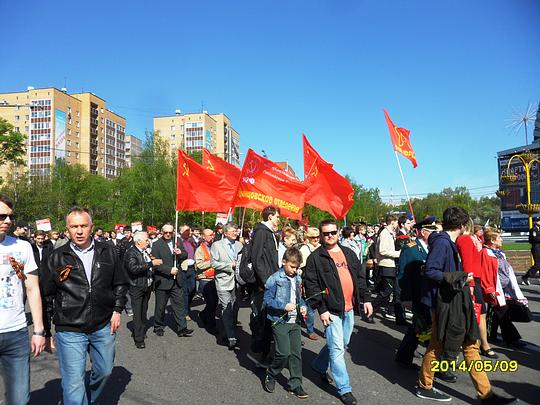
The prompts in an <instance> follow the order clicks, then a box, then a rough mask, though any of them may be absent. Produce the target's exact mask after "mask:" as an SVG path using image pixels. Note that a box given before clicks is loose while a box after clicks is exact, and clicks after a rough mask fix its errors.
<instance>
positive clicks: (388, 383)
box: [0, 280, 540, 405]
mask: <svg viewBox="0 0 540 405" xmlns="http://www.w3.org/2000/svg"><path fill="white" fill-rule="evenodd" d="M535 281H536V283H538V281H537V280H535ZM523 291H524V293H525V295H526V296H527V297H528V298H529V302H530V307H531V310H532V311H533V312H534V313H535V320H534V321H533V322H531V323H528V324H517V327H518V329H519V331H520V333H521V334H522V336H523V339H524V340H525V341H526V342H528V343H529V346H528V347H527V348H526V349H524V350H522V351H515V350H509V349H507V348H505V347H501V346H497V345H494V346H493V347H494V349H495V351H496V352H497V353H498V354H499V356H500V359H502V360H517V361H518V363H519V369H518V371H517V372H515V373H502V372H496V373H490V375H489V376H490V380H491V382H492V385H493V387H494V390H495V391H496V392H498V393H501V394H507V395H514V396H517V397H518V398H520V402H521V403H528V404H538V403H540V389H539V388H538V382H539V381H540V333H539V331H540V329H539V327H538V322H539V321H540V286H538V285H534V286H529V287H523ZM153 301H154V298H153V297H152V298H151V305H150V309H149V315H151V314H153ZM202 305H204V304H202ZM202 305H198V306H196V307H195V308H194V313H193V318H194V319H195V318H196V314H197V312H198V311H199V310H200V309H202V308H203V306H202ZM167 319H168V321H169V323H172V317H171V316H168V318H167ZM239 319H240V321H241V322H242V326H241V327H239V328H238V335H239V338H240V349H239V350H237V351H235V352H231V351H229V350H227V348H226V347H225V346H222V345H218V344H217V343H216V338H215V337H214V336H212V335H209V334H208V333H207V332H206V331H205V330H204V329H200V328H198V327H197V324H196V322H194V321H193V322H190V326H191V327H193V328H194V329H195V333H194V335H193V337H191V338H178V337H177V336H176V334H175V333H173V331H172V330H171V329H166V330H165V336H163V337H161V338H160V337H157V336H156V335H155V334H153V333H152V332H151V329H150V331H149V332H148V339H147V342H146V343H147V346H146V349H144V350H140V349H137V348H135V346H134V345H133V342H132V339H131V338H130V331H129V330H128V329H127V328H128V327H129V326H130V320H131V318H129V317H127V316H126V315H123V319H122V321H123V324H122V326H121V329H120V332H119V333H118V338H117V350H116V360H115V367H114V370H113V374H112V376H111V378H110V380H109V382H108V384H107V387H106V390H105V394H104V397H103V398H102V403H104V404H116V403H118V404H262V403H275V404H278V403H279V404H289V403H290V404H294V403H298V402H301V400H299V399H297V398H295V397H293V396H292V395H290V394H288V393H287V391H286V389H285V388H284V387H285V386H286V385H285V383H286V381H285V379H284V378H283V379H281V380H278V384H277V385H276V391H275V392H274V393H273V394H269V393H266V392H265V391H264V390H263V388H262V385H261V378H262V377H263V375H264V372H263V371H262V370H261V369H257V368H255V366H254V363H253V361H251V360H250V358H249V357H248V356H247V354H248V349H249V340H250V332H249V327H248V320H249V309H248V308H247V307H246V303H244V307H243V308H241V309H240V314H239ZM316 326H317V328H318V330H319V331H321V330H322V329H321V328H320V326H321V324H320V322H318V323H317V324H316ZM403 332H404V329H403V328H400V327H395V326H394V324H393V322H389V321H387V320H383V319H382V318H380V317H376V323H375V324H374V325H369V324H366V323H365V322H363V321H362V320H361V319H360V318H357V319H356V327H355V331H354V333H353V336H352V338H351V342H350V345H349V353H348V354H347V355H346V361H347V368H348V370H349V375H350V377H351V383H352V386H353V392H354V394H355V396H356V397H357V398H358V399H359V400H360V401H359V402H360V403H366V404H401V405H407V404H418V403H422V402H425V403H430V402H431V401H426V400H420V399H418V398H416V397H415V396H414V385H415V380H416V373H415V372H414V371H409V370H404V369H402V368H399V367H397V366H396V365H395V363H394V361H393V356H394V352H395V350H396V349H397V346H398V345H399V343H400V341H401V338H402V334H403ZM304 340H305V346H304V348H303V351H302V356H303V365H304V372H303V375H304V389H305V390H306V391H307V392H308V393H309V394H310V399H309V400H308V401H310V402H312V403H317V404H338V403H340V401H339V399H338V398H337V397H336V396H335V391H334V388H333V387H328V386H327V387H324V386H321V384H320V383H319V378H318V376H316V375H315V374H314V373H313V372H312V371H311V369H310V367H309V364H310V361H311V360H312V359H313V358H314V357H315V356H316V354H317V353H318V351H319V350H320V348H321V347H322V346H323V344H324V343H323V342H324V341H323V340H319V341H315V342H313V341H310V340H308V339H307V338H304ZM415 362H417V363H418V364H420V360H419V359H415ZM285 373H286V371H285ZM458 376H459V378H458V381H457V383H455V384H448V383H436V386H437V387H439V388H440V389H442V390H443V391H444V392H446V393H448V394H449V395H451V396H453V400H452V403H454V404H462V403H474V402H475V399H474V398H475V393H474V388H473V385H472V383H471V381H470V379H469V377H468V375H466V374H465V373H458ZM31 390H32V395H31V403H32V404H40V405H42V404H56V403H58V400H59V399H60V398H61V387H60V374H59V370H58V362H57V359H56V356H55V355H51V354H48V353H44V354H43V355H42V356H40V357H38V358H37V359H33V360H32V362H31ZM0 391H2V392H3V383H1V382H0ZM0 403H2V404H3V403H4V402H3V398H2V399H1V400H0Z"/></svg>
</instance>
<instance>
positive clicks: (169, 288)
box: [151, 224, 193, 337]
mask: <svg viewBox="0 0 540 405" xmlns="http://www.w3.org/2000/svg"><path fill="white" fill-rule="evenodd" d="M161 233H162V235H163V236H162V238H161V239H158V240H157V241H156V242H155V243H154V244H153V245H152V253H151V254H152V256H153V257H155V258H156V259H161V260H162V263H161V264H160V265H156V266H155V267H154V280H155V281H154V286H155V291H156V307H155V311H154V333H155V334H156V335H157V336H163V330H164V329H165V319H164V317H165V307H166V306H167V302H168V301H169V299H170V300H171V307H172V311H173V316H174V320H175V321H176V326H177V328H178V330H177V332H176V333H177V335H178V337H188V336H191V335H192V334H193V329H188V327H187V322H186V318H185V313H184V290H183V288H182V278H181V276H180V274H178V270H179V267H180V263H181V262H182V260H185V259H186V258H187V253H186V251H185V249H184V248H183V246H182V244H181V243H178V241H175V240H174V238H173V236H174V227H173V226H172V225H171V224H165V225H163V227H162V228H161ZM175 242H176V243H175Z"/></svg>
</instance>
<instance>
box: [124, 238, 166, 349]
mask: <svg viewBox="0 0 540 405" xmlns="http://www.w3.org/2000/svg"><path fill="white" fill-rule="evenodd" d="M133 243H134V244H135V245H134V246H132V247H130V248H129V249H128V250H127V252H126V254H125V256H124V266H125V268H126V270H127V273H128V275H129V279H130V280H129V284H130V285H129V294H130V295H131V305H132V307H133V340H134V341H135V346H137V348H138V349H144V348H145V347H146V345H145V343H144V337H145V333H146V320H147V319H146V313H147V311H148V300H149V299H150V294H151V293H152V281H153V274H152V268H153V267H154V266H159V265H161V264H163V260H161V259H155V258H154V259H152V258H151V257H150V255H149V254H148V253H147V252H146V249H147V248H148V234H147V233H146V232H135V235H134V236H133Z"/></svg>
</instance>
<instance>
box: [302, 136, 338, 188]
mask: <svg viewBox="0 0 540 405" xmlns="http://www.w3.org/2000/svg"><path fill="white" fill-rule="evenodd" d="M302 143H303V145H304V179H305V178H306V177H307V174H308V173H309V171H310V170H311V167H312V166H313V163H315V160H316V159H317V158H319V159H321V161H323V162H324V163H327V164H329V165H330V167H332V166H333V165H332V164H331V163H328V162H327V161H325V160H324V159H323V158H322V156H321V155H319V152H317V151H316V150H315V148H314V147H313V146H311V144H310V143H309V142H308V140H307V137H306V136H305V135H304V134H302Z"/></svg>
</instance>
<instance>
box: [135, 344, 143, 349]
mask: <svg viewBox="0 0 540 405" xmlns="http://www.w3.org/2000/svg"><path fill="white" fill-rule="evenodd" d="M135 347H136V348H137V349H144V348H146V345H145V344H144V342H135Z"/></svg>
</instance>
